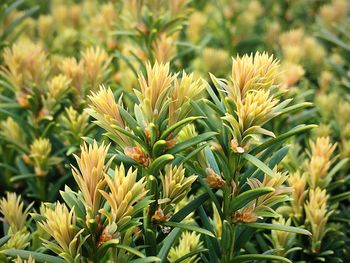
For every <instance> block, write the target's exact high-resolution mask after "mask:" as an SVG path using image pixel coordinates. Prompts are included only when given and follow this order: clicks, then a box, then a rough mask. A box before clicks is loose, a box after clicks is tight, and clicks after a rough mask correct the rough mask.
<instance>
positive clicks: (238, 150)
mask: <svg viewBox="0 0 350 263" xmlns="http://www.w3.org/2000/svg"><path fill="white" fill-rule="evenodd" d="M231 149H232V151H233V152H235V153H244V152H245V149H244V147H242V146H240V145H239V144H238V142H237V140H236V139H234V138H233V139H232V140H231Z"/></svg>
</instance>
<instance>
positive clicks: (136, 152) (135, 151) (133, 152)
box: [124, 146, 150, 166]
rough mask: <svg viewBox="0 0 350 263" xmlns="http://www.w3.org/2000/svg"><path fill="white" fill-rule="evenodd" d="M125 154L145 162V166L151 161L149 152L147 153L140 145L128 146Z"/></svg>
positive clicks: (139, 161)
mask: <svg viewBox="0 0 350 263" xmlns="http://www.w3.org/2000/svg"><path fill="white" fill-rule="evenodd" d="M124 153H125V155H127V156H128V157H130V158H131V159H133V160H134V161H136V162H138V163H140V164H143V165H144V166H148V165H149V163H150V158H149V157H148V155H147V154H145V153H144V152H143V151H142V150H141V149H140V148H139V147H137V146H135V147H126V148H125V149H124Z"/></svg>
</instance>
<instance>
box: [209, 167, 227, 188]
mask: <svg viewBox="0 0 350 263" xmlns="http://www.w3.org/2000/svg"><path fill="white" fill-rule="evenodd" d="M206 172H207V178H206V181H207V184H208V186H209V187H210V188H213V189H217V188H221V187H223V186H224V184H225V181H224V180H223V179H222V178H221V176H220V175H218V174H216V173H215V172H214V170H213V169H211V168H207V170H206Z"/></svg>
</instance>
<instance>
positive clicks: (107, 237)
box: [97, 227, 113, 247]
mask: <svg viewBox="0 0 350 263" xmlns="http://www.w3.org/2000/svg"><path fill="white" fill-rule="evenodd" d="M112 238H113V237H112V235H111V234H110V233H108V229H107V227H105V228H104V229H103V231H102V233H101V235H100V238H99V240H98V243H97V247H99V246H101V245H102V244H103V243H105V242H107V241H109V240H111V239H112Z"/></svg>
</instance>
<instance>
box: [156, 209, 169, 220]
mask: <svg viewBox="0 0 350 263" xmlns="http://www.w3.org/2000/svg"><path fill="white" fill-rule="evenodd" d="M169 218H170V215H168V214H167V215H165V214H164V212H163V210H162V209H161V208H158V209H157V211H156V212H155V213H154V215H153V216H152V221H154V222H166V221H168V220H169Z"/></svg>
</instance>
